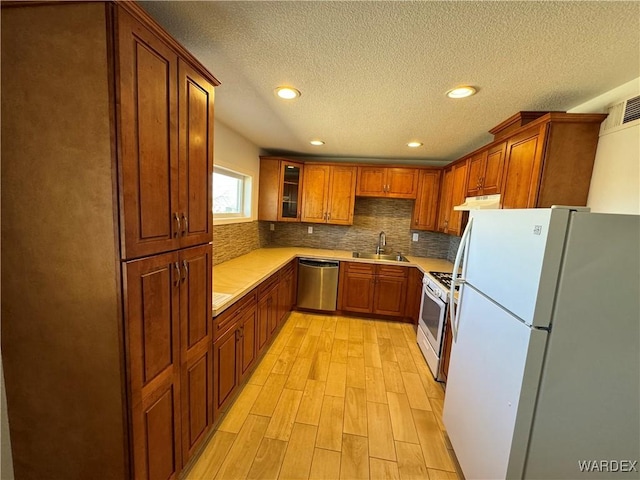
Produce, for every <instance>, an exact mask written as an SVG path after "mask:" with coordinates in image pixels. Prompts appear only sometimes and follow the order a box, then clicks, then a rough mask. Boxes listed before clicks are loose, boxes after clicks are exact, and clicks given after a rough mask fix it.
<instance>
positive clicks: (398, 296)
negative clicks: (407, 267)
mask: <svg viewBox="0 0 640 480" xmlns="http://www.w3.org/2000/svg"><path fill="white" fill-rule="evenodd" d="M406 295H407V279H406V277H397V276H392V277H390V276H385V275H378V276H377V278H376V293H375V295H374V303H373V313H376V314H378V315H392V316H394V317H402V316H404V307H405V300H406Z"/></svg>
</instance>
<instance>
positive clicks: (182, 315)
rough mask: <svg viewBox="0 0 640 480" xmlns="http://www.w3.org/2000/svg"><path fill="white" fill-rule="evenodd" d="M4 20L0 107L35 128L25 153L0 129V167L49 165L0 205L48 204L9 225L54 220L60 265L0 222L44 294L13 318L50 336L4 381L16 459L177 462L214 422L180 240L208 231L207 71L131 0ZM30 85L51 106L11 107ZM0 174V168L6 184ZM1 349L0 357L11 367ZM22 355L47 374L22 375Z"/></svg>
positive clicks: (203, 312)
mask: <svg viewBox="0 0 640 480" xmlns="http://www.w3.org/2000/svg"><path fill="white" fill-rule="evenodd" d="M5 6H7V5H5V4H3V7H5ZM2 29H3V37H2V44H3V45H2V47H3V51H2V59H3V66H6V67H7V71H9V70H11V71H12V75H11V77H12V82H11V87H10V88H7V86H8V85H7V86H5V82H3V85H2V98H3V106H5V103H6V104H7V105H10V106H11V108H10V110H12V111H16V112H21V114H20V115H17V116H12V119H11V127H9V128H10V129H11V130H12V131H13V132H14V133H16V134H17V135H16V137H17V138H27V137H29V138H31V137H33V135H24V134H25V133H26V132H29V131H36V130H37V131H38V133H39V135H38V136H37V137H38V138H37V139H36V140H34V141H33V142H30V145H31V146H30V147H29V149H26V150H24V151H23V152H18V151H15V150H13V151H12V150H6V147H5V145H4V143H5V142H3V151H2V157H3V165H4V162H5V160H7V161H9V160H13V162H12V164H13V167H12V170H13V169H17V170H16V173H18V174H19V176H22V171H23V168H25V167H22V166H21V164H28V168H29V170H30V171H29V178H31V179H33V178H34V176H35V177H36V178H47V179H48V182H45V183H47V185H45V184H44V183H42V182H41V185H40V187H41V189H40V191H39V193H37V194H36V196H35V197H34V193H33V189H31V191H28V192H27V191H26V190H25V192H26V193H25V194H24V195H23V196H15V197H14V196H13V195H9V197H12V198H15V200H14V201H13V202H10V204H11V205H10V206H9V209H10V210H12V211H13V210H14V209H16V208H18V207H19V208H20V210H19V211H20V212H22V213H25V212H27V213H31V211H33V212H35V207H36V206H38V202H39V198H40V197H42V198H47V202H48V203H47V204H46V208H45V209H43V208H39V209H38V210H40V212H45V211H46V212H48V213H40V212H38V214H37V215H35V216H33V215H24V216H25V217H30V220H29V221H30V222H31V223H32V224H33V226H31V227H30V228H28V229H22V228H11V230H16V231H18V232H20V233H21V234H22V235H23V236H24V237H26V236H29V237H31V236H33V237H37V238H42V236H43V235H42V233H43V230H42V228H43V227H42V226H43V225H45V226H46V225H57V226H58V227H59V228H60V229H61V231H64V232H65V234H64V235H59V236H57V237H56V238H55V239H52V241H53V245H52V248H51V251H55V252H56V254H57V255H58V257H59V259H65V260H64V262H63V264H64V265H62V264H60V265H57V266H56V265H55V263H56V262H55V261H54V262H53V263H51V258H48V259H47V260H46V261H45V262H42V261H41V260H40V259H38V257H37V255H38V252H37V251H36V250H34V249H32V248H30V245H29V244H27V245H26V247H24V248H16V247H15V245H12V242H11V238H5V237H4V236H3V249H4V250H7V251H10V252H12V254H9V255H7V256H5V255H4V254H3V260H2V261H3V265H4V264H5V259H6V258H7V257H19V258H22V259H23V260H24V259H25V258H26V257H24V256H23V253H22V252H28V253H29V262H28V263H29V264H30V265H32V266H33V267H34V268H33V269H31V270H30V272H26V273H25V272H23V274H21V275H20V276H21V277H23V278H24V281H25V282H26V283H28V284H31V285H35V284H36V283H37V288H36V289H35V290H34V293H32V294H31V295H32V296H34V297H35V296H39V297H40V298H45V297H49V296H51V295H54V296H55V297H56V298H57V308H56V309H55V312H54V311H53V310H52V311H50V312H47V315H46V316H42V317H41V316H38V315H34V313H33V312H31V311H28V310H24V307H23V306H21V308H20V309H17V310H16V315H15V320H14V321H15V322H17V323H23V316H24V317H31V318H30V319H29V321H30V322H31V323H33V324H34V325H35V326H36V327H37V328H38V329H39V330H38V331H39V332H40V337H42V334H46V342H45V343H46V345H45V344H42V342H41V341H38V340H36V343H39V344H42V345H40V347H39V348H38V351H39V353H40V356H41V357H42V358H43V360H38V359H35V358H34V359H33V360H29V361H28V362H24V361H21V362H19V363H22V364H23V365H22V369H23V375H22V376H23V377H24V381H22V380H21V382H23V383H26V382H27V381H28V383H29V389H28V391H29V394H28V396H23V395H21V393H22V392H23V387H22V386H21V385H20V382H18V383H13V384H12V385H10V386H9V385H8V387H9V388H10V389H11V390H12V391H13V392H18V397H17V398H20V396H23V398H22V399H21V400H22V401H18V402H15V400H14V398H16V397H15V393H13V395H14V397H12V396H10V395H9V397H10V399H11V402H12V404H17V405H18V409H17V410H14V412H16V413H17V415H16V414H13V418H12V419H11V421H10V424H11V425H12V428H13V432H12V434H14V433H15V437H14V438H13V439H14V441H15V443H16V444H17V445H22V447H19V448H18V449H16V450H15V456H14V460H15V463H16V465H18V469H17V470H16V475H17V476H19V477H21V478H22V477H24V478H27V477H32V478H84V477H87V476H101V477H104V478H139V479H143V478H144V479H150V478H151V479H156V478H158V479H165V480H166V479H168V478H177V477H178V476H179V472H180V470H181V468H182V467H183V460H184V459H185V458H188V456H189V455H190V451H189V450H190V448H191V447H193V446H194V445H195V444H194V442H196V441H197V438H198V437H200V438H201V437H202V432H203V431H204V430H206V429H207V428H208V425H209V424H210V421H211V412H210V409H211V406H210V404H209V403H208V402H210V400H211V395H210V393H208V391H209V390H210V386H211V383H212V382H211V378H210V377H211V371H210V368H209V367H208V365H210V364H211V356H210V349H211V343H210V333H211V325H210V322H211V320H210V316H211V300H210V293H211V282H210V277H211V266H210V261H209V259H208V257H206V256H200V257H197V258H196V257H190V256H189V255H191V254H190V253H187V252H185V251H184V249H183V247H186V246H195V245H201V244H207V243H208V242H209V241H210V240H211V213H210V210H211V198H210V172H211V165H212V155H213V140H212V132H213V85H214V84H215V83H217V82H215V79H214V78H213V77H212V76H211V74H209V73H208V72H206V69H204V68H203V66H202V65H201V64H200V63H199V62H197V60H195V58H193V56H191V55H190V54H189V53H188V52H186V51H185V50H184V48H183V47H181V46H180V45H179V44H178V43H177V42H176V41H175V40H173V39H171V38H170V36H169V35H168V34H167V33H166V31H165V30H164V29H163V28H162V27H160V26H159V25H158V24H156V23H155V22H154V21H153V20H152V19H151V17H150V16H149V15H148V14H146V12H145V11H144V10H143V9H142V8H141V7H140V6H139V5H137V4H136V3H135V2H36V3H30V4H28V5H26V4H25V6H24V7H23V5H20V4H18V3H16V4H15V5H12V6H11V8H2ZM25 32H27V33H25ZM31 32H38V33H37V34H32V33H31ZM8 45H11V46H8ZM18 47H19V48H18ZM9 52H11V55H8V53H9ZM5 60H6V62H5ZM16 60H17V61H16ZM52 79H55V81H52ZM20 84H22V85H23V86H21V87H17V85H20ZM29 92H30V93H29ZM34 92H37V93H34ZM25 93H26V94H27V95H26V96H25ZM33 95H35V97H34V96H33ZM43 98H47V99H48V101H50V103H48V105H49V107H50V109H51V110H52V111H55V112H56V115H55V120H54V121H52V118H51V115H48V114H44V116H43V114H42V112H40V113H38V111H37V108H27V109H23V108H22V106H23V105H31V106H34V105H35V106H38V105H42V104H43V103H42V101H41V99H43ZM45 120H46V121H45ZM4 123H5V122H4V120H3V138H6V136H4V133H6V131H7V130H6V129H7V127H6V126H5V125H4ZM60 139H64V140H63V141H61V140H60ZM23 143H24V142H23ZM43 154H44V155H43ZM27 157H29V158H31V159H34V158H36V157H37V158H40V160H39V161H37V162H36V161H29V162H25V159H27ZM43 158H44V159H45V160H42V159H43ZM45 164H46V165H45ZM74 168H75V171H73V172H71V170H73V169H74ZM53 172H56V173H55V174H53V175H52V173H53ZM15 176H16V175H15V173H14V177H15ZM63 177H66V180H65V182H66V183H64V182H63V183H61V182H60V181H59V180H60V179H61V178H63ZM14 181H15V179H14V180H13V181H12V180H9V182H10V183H14ZM5 184H6V182H4V177H3V192H4V189H5ZM63 184H64V185H65V188H60V185H63ZM52 185H53V186H57V187H56V188H52V187H50V186H52ZM18 188H19V187H18ZM13 191H18V190H17V189H16V190H13ZM9 197H8V198H9ZM34 199H35V200H37V201H36V202H34ZM22 204H24V206H23V205H22ZM61 204H62V206H63V207H64V208H63V210H64V212H63V214H60V212H61V209H60V207H61ZM25 207H26V208H25ZM51 219H55V221H54V222H53V223H51V222H50V220H51ZM114 219H115V220H116V224H115V225H114ZM5 220H6V219H5V217H4V216H3V225H4V222H5ZM45 230H46V227H45ZM80 230H82V232H80ZM45 236H46V235H45ZM5 240H7V242H5ZM114 242H115V244H114ZM5 243H6V245H5ZM4 247H9V249H5V248H4ZM180 249H183V250H180ZM205 249H206V250H207V251H208V252H209V253H208V255H210V254H211V247H210V245H209V246H206V247H205ZM4 250H3V251H4ZM34 255H35V256H34ZM208 261H209V263H208V265H206V263H207V262H208ZM61 265H62V268H63V269H64V278H65V285H64V288H62V287H61V285H60V282H59V278H58V277H59V275H49V277H51V278H50V279H47V278H45V277H46V275H45V276H43V275H41V274H42V272H43V271H45V270H46V271H47V272H49V273H50V272H52V271H55V270H56V268H59V267H61ZM36 273H40V275H39V276H40V277H42V278H39V279H38V280H37V281H35V280H34V279H33V278H32V277H33V275H35V274H36ZM56 278H57V284H53V283H52V282H55V279H56ZM52 279H54V280H52ZM4 286H8V284H7V285H5V282H4V280H3V287H4ZM63 290H64V292H67V293H64V292H63V293H62V294H61V291H63ZM9 291H10V290H9ZM3 292H4V290H3ZM72 297H73V298H72ZM5 301H6V296H5V295H4V294H3V302H2V303H3V306H4V305H5ZM26 303H29V302H25V301H24V298H23V304H26ZM40 303H42V302H40ZM39 308H40V309H41V310H42V309H43V308H44V307H42V306H41V307H39ZM91 308H93V311H92V312H90V313H89V315H87V312H86V311H85V310H87V309H89V310H91ZM11 309H13V308H12V307H11ZM20 312H24V313H20ZM4 321H5V317H3V332H2V334H3V341H4V338H5V333H8V335H7V339H9V340H8V341H9V343H13V341H12V340H11V338H12V337H11V331H12V329H10V328H7V329H5V323H4ZM7 325H10V324H9V322H7ZM59 325H64V328H58V326H59ZM27 331H28V330H27ZM51 331H58V332H60V333H58V334H56V335H57V336H56V335H52V334H51V333H50V332H51ZM43 332H44V333H43ZM47 332H49V333H47ZM40 337H38V336H37V335H36V336H34V338H36V339H37V338H40ZM23 338H25V335H23ZM20 344H21V345H23V346H24V349H25V350H29V351H30V350H31V348H30V347H29V343H28V341H27V343H22V342H21V343H20ZM71 344H73V348H69V346H70V345H71ZM4 346H5V345H4V344H3V347H4ZM6 351H7V349H5V348H3V359H6V360H7V362H6V363H5V371H7V368H6V367H7V366H12V365H16V362H15V360H14V359H10V358H8V357H6V356H5V354H6ZM38 362H40V364H39V363H38ZM70 366H71V367H72V368H70ZM34 367H38V368H36V370H40V371H41V372H42V373H40V374H39V376H40V377H42V376H45V377H47V378H46V381H44V382H38V381H35V380H36V379H37V378H39V377H34V376H33V373H32V372H31V371H30V370H31V369H34ZM42 367H45V368H42ZM9 373H10V370H9ZM8 377H9V378H15V377H14V376H13V375H11V374H9V375H8ZM16 387H17V388H16ZM52 387H53V388H52ZM8 390H9V389H8ZM43 393H44V394H43ZM70 399H72V401H70ZM20 403H22V404H23V406H20ZM21 410H22V412H21ZM12 413H13V412H12ZM25 413H26V415H25ZM41 414H42V415H43V416H47V415H48V419H47V420H46V421H41V418H40V415H41ZM25 417H26V418H27V419H28V420H29V421H30V422H31V426H30V427H29V428H24V425H25V424H24V423H23V420H22V418H25ZM183 426H184V429H182V427H183ZM35 437H37V441H34V439H35ZM185 438H186V441H183V440H184V439H185ZM25 446H26V447H25ZM43 446H45V447H44V448H43ZM25 466H26V470H25Z"/></svg>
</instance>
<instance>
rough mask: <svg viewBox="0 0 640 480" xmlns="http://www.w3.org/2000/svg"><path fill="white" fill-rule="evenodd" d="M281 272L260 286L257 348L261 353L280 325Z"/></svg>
mask: <svg viewBox="0 0 640 480" xmlns="http://www.w3.org/2000/svg"><path fill="white" fill-rule="evenodd" d="M278 285H279V274H278V273H275V274H273V275H272V276H271V277H269V279H267V280H265V281H264V282H262V284H260V286H259V287H258V319H257V349H258V353H261V352H262V350H263V349H264V347H265V346H266V345H267V344H268V343H269V340H271V336H272V335H273V333H274V332H275V330H276V328H277V327H278V319H279V314H280V312H279V302H278V297H279V295H278Z"/></svg>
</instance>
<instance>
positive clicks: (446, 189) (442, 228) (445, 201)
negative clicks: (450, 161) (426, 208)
mask: <svg viewBox="0 0 640 480" xmlns="http://www.w3.org/2000/svg"><path fill="white" fill-rule="evenodd" d="M452 191H453V168H451V167H449V168H447V169H445V170H444V172H443V173H442V186H441V187H440V203H439V207H438V231H439V232H446V230H447V227H448V226H449V217H450V215H451V210H452V208H453V205H452V204H451V200H452V197H451V193H452Z"/></svg>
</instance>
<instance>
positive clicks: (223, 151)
mask: <svg viewBox="0 0 640 480" xmlns="http://www.w3.org/2000/svg"><path fill="white" fill-rule="evenodd" d="M259 155H260V148H259V147H258V146H257V145H254V144H253V143H251V142H250V141H249V140H247V139H246V138H244V137H243V136H241V135H240V134H239V133H237V132H236V131H235V130H232V129H230V128H229V127H227V126H226V125H225V124H223V123H221V122H219V121H217V120H216V121H215V122H214V133H213V162H214V164H215V165H218V166H221V167H225V168H228V169H230V170H233V171H236V172H238V173H242V174H244V175H250V176H251V177H253V181H252V185H251V190H252V195H251V198H252V202H251V203H252V205H251V218H247V219H245V220H238V219H235V220H214V222H213V223H214V224H215V225H220V224H224V223H239V222H240V221H245V222H249V221H253V220H257V218H258V179H259V176H260V158H259Z"/></svg>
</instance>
